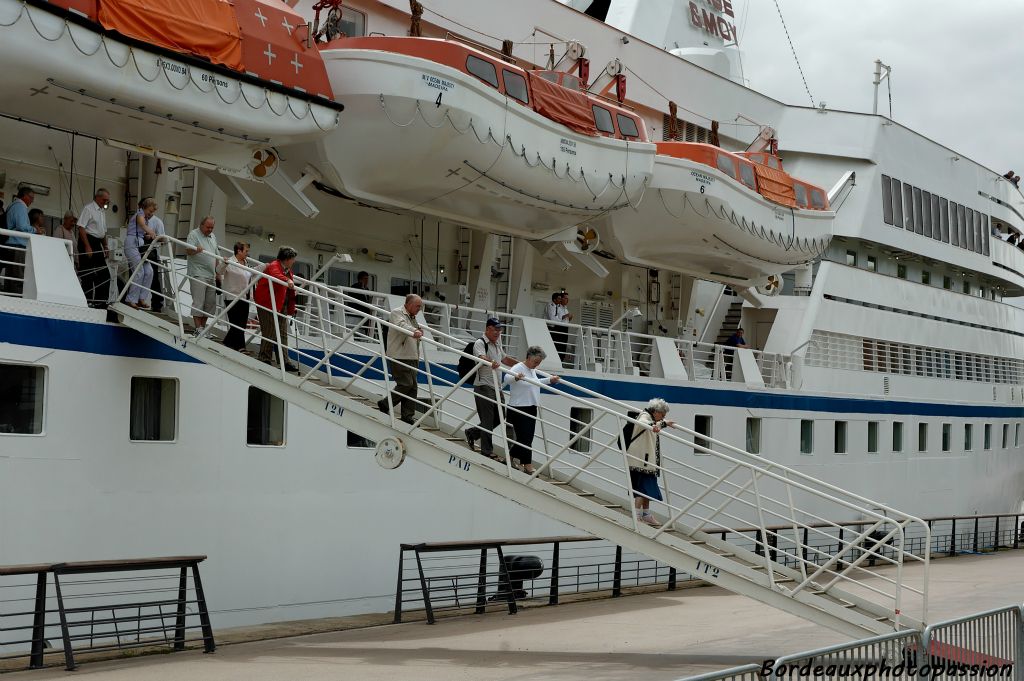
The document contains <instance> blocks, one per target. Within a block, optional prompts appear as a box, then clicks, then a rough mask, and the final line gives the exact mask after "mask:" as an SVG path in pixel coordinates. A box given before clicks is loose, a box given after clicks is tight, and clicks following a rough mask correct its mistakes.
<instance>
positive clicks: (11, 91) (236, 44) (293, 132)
mask: <svg viewBox="0 0 1024 681" xmlns="http://www.w3.org/2000/svg"><path fill="white" fill-rule="evenodd" d="M306 30H307V27H306V25H305V22H304V21H303V20H302V19H301V17H300V16H299V15H298V14H297V13H295V12H294V11H293V10H292V9H291V8H290V7H288V6H287V5H285V4H284V3H283V2H280V1H279V0H233V2H231V3H228V2H222V1H221V0H161V1H160V2H154V1H153V0H52V1H51V2H46V1H44V0H0V63H3V65H4V86H3V97H2V98H0V112H2V113H3V114H6V115H8V116H12V117H16V118H21V119H26V120H31V121H35V122H41V123H46V124H48V125H51V126H54V127H58V128H65V129H68V130H71V131H75V132H79V133H83V134H87V135H92V136H95V137H97V138H100V139H104V140H107V141H108V142H110V143H112V144H114V145H115V146H117V145H123V146H125V147H126V148H128V149H137V150H139V151H143V152H147V151H148V152H152V153H157V154H158V155H159V153H164V154H166V155H167V156H168V157H176V158H180V159H182V160H185V161H196V162H197V163H205V164H211V165H213V166H217V167H218V168H221V169H226V170H237V171H239V172H244V171H245V170H246V166H247V164H251V161H252V158H253V149H254V148H258V147H261V146H270V145H277V144H284V143H294V142H301V141H305V140H310V139H314V138H315V137H319V136H322V135H324V134H325V133H327V132H328V131H330V130H332V129H333V128H334V127H335V126H336V125H337V122H338V115H339V111H340V109H341V106H340V105H338V104H336V103H335V102H334V101H333V93H332V92H331V89H330V84H329V82H328V80H327V75H326V71H325V69H324V65H323V61H322V60H321V59H320V55H319V51H318V50H317V49H316V48H315V46H307V44H306V39H305V31H306Z"/></svg>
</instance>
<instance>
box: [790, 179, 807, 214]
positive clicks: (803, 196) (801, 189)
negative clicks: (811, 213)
mask: <svg viewBox="0 0 1024 681" xmlns="http://www.w3.org/2000/svg"><path fill="white" fill-rule="evenodd" d="M793 191H794V192H795V193H796V205H797V206H799V207H800V208H807V187H805V186H803V185H802V184H796V183H794V184H793Z"/></svg>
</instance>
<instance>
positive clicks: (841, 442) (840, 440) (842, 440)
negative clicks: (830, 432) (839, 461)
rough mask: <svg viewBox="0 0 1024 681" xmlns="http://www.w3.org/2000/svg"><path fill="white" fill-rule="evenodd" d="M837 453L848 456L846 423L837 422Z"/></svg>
mask: <svg viewBox="0 0 1024 681" xmlns="http://www.w3.org/2000/svg"><path fill="white" fill-rule="evenodd" d="M834 444H835V452H836V454H846V421H836V430H835V442H834Z"/></svg>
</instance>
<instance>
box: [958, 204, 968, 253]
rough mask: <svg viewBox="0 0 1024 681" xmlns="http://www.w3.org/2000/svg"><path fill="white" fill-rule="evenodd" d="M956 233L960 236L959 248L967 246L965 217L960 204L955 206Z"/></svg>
mask: <svg viewBox="0 0 1024 681" xmlns="http://www.w3.org/2000/svg"><path fill="white" fill-rule="evenodd" d="M956 233H957V234H958V235H959V236H960V248H967V218H966V216H965V212H964V207H963V206H962V205H960V204H957V206H956Z"/></svg>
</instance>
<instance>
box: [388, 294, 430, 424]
mask: <svg viewBox="0 0 1024 681" xmlns="http://www.w3.org/2000/svg"><path fill="white" fill-rule="evenodd" d="M421 309H423V299H422V298H420V297H419V296H418V295H416V294H415V293H410V294H408V295H407V296H406V297H405V304H404V305H402V306H401V307H396V308H395V309H394V310H392V311H391V316H390V317H388V321H389V322H390V323H392V324H394V325H395V326H396V327H398V328H389V329H388V344H387V348H386V352H387V356H388V368H389V369H391V380H392V381H394V383H395V389H394V391H393V392H392V393H391V400H390V401H389V400H388V398H387V397H385V398H384V399H382V400H380V401H378V402H377V408H378V409H380V410H381V411H382V412H384V413H385V414H387V413H389V412H390V410H391V409H393V408H394V407H398V408H399V409H400V410H401V418H402V420H403V421H405V422H406V423H415V421H416V402H417V393H418V388H417V369H418V368H419V361H420V339H421V338H423V327H421V326H420V323H419V322H418V321H417V320H416V315H418V314H419V313H420V310H421ZM392 405H393V406H392Z"/></svg>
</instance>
